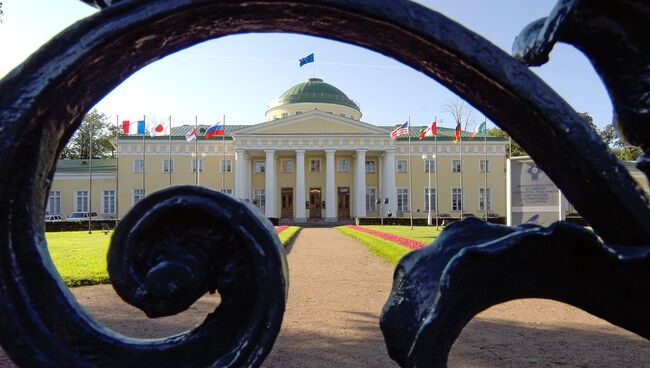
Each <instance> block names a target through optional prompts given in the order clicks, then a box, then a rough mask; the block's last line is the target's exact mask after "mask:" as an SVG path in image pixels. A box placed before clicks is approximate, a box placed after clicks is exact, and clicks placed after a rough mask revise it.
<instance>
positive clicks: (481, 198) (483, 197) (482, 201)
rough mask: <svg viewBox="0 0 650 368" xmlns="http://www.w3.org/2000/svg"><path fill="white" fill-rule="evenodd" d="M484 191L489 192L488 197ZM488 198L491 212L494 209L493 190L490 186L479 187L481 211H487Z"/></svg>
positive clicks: (479, 207) (488, 207)
mask: <svg viewBox="0 0 650 368" xmlns="http://www.w3.org/2000/svg"><path fill="white" fill-rule="evenodd" d="M488 164H489V163H488ZM486 189H487V190H486ZM484 193H487V198H486V197H485V196H484ZM486 199H487V211H488V212H491V211H492V191H491V190H490V188H479V189H478V209H479V210H480V211H484V212H485V203H486Z"/></svg>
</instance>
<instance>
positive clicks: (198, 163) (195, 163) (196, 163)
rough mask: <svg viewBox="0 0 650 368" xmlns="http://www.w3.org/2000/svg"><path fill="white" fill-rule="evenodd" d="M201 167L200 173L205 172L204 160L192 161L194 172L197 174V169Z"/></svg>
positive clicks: (196, 159) (195, 159)
mask: <svg viewBox="0 0 650 368" xmlns="http://www.w3.org/2000/svg"><path fill="white" fill-rule="evenodd" d="M197 165H198V167H199V172H203V159H202V158H193V159H192V172H196V167H197Z"/></svg>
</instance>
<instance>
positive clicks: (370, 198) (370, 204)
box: [366, 187, 377, 212]
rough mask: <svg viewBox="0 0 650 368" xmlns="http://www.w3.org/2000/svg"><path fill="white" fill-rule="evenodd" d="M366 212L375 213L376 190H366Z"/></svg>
mask: <svg viewBox="0 0 650 368" xmlns="http://www.w3.org/2000/svg"><path fill="white" fill-rule="evenodd" d="M366 211H368V212H375V211H377V188H372V187H367V188H366Z"/></svg>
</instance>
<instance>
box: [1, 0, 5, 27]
mask: <svg viewBox="0 0 650 368" xmlns="http://www.w3.org/2000/svg"><path fill="white" fill-rule="evenodd" d="M3 15H5V13H4V12H3V11H2V1H0V23H2V16H3Z"/></svg>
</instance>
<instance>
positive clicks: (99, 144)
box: [61, 110, 117, 159]
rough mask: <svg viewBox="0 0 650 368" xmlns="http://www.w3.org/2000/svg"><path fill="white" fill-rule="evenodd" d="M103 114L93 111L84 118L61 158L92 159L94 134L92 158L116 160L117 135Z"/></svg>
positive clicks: (113, 126) (115, 128)
mask: <svg viewBox="0 0 650 368" xmlns="http://www.w3.org/2000/svg"><path fill="white" fill-rule="evenodd" d="M116 130H117V127H115V125H112V124H110V122H109V121H108V116H106V114H104V113H103V112H100V111H97V110H92V111H91V112H89V113H88V114H86V116H85V117H84V120H83V122H82V123H81V126H80V127H79V129H77V131H76V132H75V134H74V135H73V136H72V139H70V141H69V142H68V144H67V146H66V147H65V148H64V149H63V152H61V158H71V159H87V158H88V157H90V148H91V146H90V140H91V133H92V158H109V157H110V158H115V133H116Z"/></svg>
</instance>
